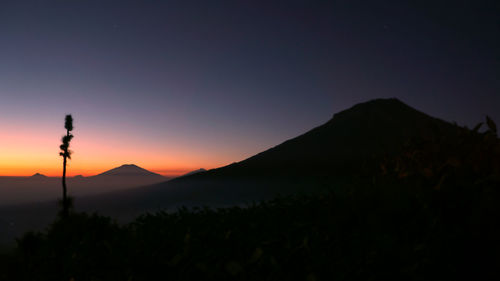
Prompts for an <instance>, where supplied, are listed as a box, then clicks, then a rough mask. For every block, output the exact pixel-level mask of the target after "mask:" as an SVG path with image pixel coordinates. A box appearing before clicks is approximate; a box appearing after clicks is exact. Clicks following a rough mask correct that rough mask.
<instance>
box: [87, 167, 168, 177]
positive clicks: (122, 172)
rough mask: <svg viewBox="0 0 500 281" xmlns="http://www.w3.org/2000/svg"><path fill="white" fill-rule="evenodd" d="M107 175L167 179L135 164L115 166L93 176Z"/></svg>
mask: <svg viewBox="0 0 500 281" xmlns="http://www.w3.org/2000/svg"><path fill="white" fill-rule="evenodd" d="M107 176H134V177H154V178H159V179H165V177H163V176H162V175H159V174H156V173H153V172H151V171H148V170H146V169H144V168H141V167H139V166H137V165H134V164H124V165H121V166H120V167H116V168H113V169H111V170H108V171H106V172H103V173H101V174H98V175H96V176H93V177H107Z"/></svg>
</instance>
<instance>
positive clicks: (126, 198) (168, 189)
mask: <svg viewBox="0 0 500 281" xmlns="http://www.w3.org/2000/svg"><path fill="white" fill-rule="evenodd" d="M456 132H457V130H456V126H455V125H452V124H451V123H448V122H445V121H442V120H440V119H437V118H433V117H431V116H428V115H426V114H424V113H422V112H420V111H418V110H415V109H413V108H411V107H409V106H408V105H406V104H404V103H403V102H401V101H399V100H397V99H377V100H373V101H369V102H365V103H361V104H357V105H355V106H353V107H351V108H349V109H347V110H344V111H341V112H339V113H337V114H335V115H334V116H333V118H332V119H331V120H329V121H328V122H326V123H325V124H323V125H321V126H319V127H316V128H314V129H312V130H310V131H309V132H306V133H305V134H303V135H300V136H298V137H296V138H293V139H290V140H288V141H285V142H284V143H282V144H279V145H277V146H275V147H273V148H270V149H268V150H266V151H264V152H261V153H259V154H257V155H255V156H252V157H250V158H248V159H246V160H243V161H241V162H237V163H233V164H230V165H228V166H225V167H221V168H217V169H212V170H209V171H205V172H200V173H195V174H191V175H186V176H182V177H178V178H175V179H172V180H169V181H168V182H167V180H168V178H165V177H162V176H161V175H158V174H155V173H152V172H149V171H147V170H145V169H142V168H140V167H138V166H136V165H123V166H120V167H117V168H114V169H111V170H109V171H106V172H104V173H102V174H99V175H96V176H92V177H85V178H76V179H75V178H69V179H68V180H69V186H70V191H72V192H76V191H77V190H78V186H79V185H80V186H81V188H80V190H82V191H83V190H85V189H87V186H88V183H92V185H93V186H96V187H98V188H99V190H106V191H111V192H109V193H106V194H99V195H92V196H86V197H85V196H83V197H82V195H83V193H82V195H78V193H76V194H75V193H73V194H75V195H76V196H77V204H76V206H77V209H78V210H79V211H90V212H94V211H97V212H100V213H101V214H104V215H110V216H113V217H115V218H116V219H118V220H120V221H127V220H130V219H133V218H135V217H136V216H137V215H140V214H143V213H144V212H152V211H153V212H154V211H157V210H163V209H170V210H175V209H176V208H177V207H180V206H188V207H190V206H200V205H208V206H213V207H217V206H233V205H239V204H247V203H250V202H252V201H259V200H263V199H270V198H273V197H274V196H276V194H282V195H286V194H292V193H296V192H311V191H315V190H323V189H324V188H326V189H329V190H335V189H338V188H341V187H345V188H350V187H351V186H352V185H353V182H355V181H358V182H359V181H360V180H363V179H362V173H361V172H360V171H361V170H362V168H363V166H364V164H365V163H367V162H368V163H369V162H370V161H377V159H379V158H383V157H385V156H386V155H390V154H395V153H398V152H400V151H401V150H402V149H403V146H404V145H405V143H406V142H408V141H409V140H410V139H412V138H421V137H424V138H434V137H442V136H453V135H454V134H456ZM71 180H72V181H73V182H72V181H71ZM148 180H151V182H150V183H149V185H147V182H148ZM57 183H58V184H59V181H57ZM137 186H143V187H138V188H133V187H137ZM118 187H120V190H118ZM124 187H126V188H128V189H127V190H123V188H124ZM59 189H60V187H59V185H57V187H56V189H55V190H56V191H57V192H59ZM57 194H58V193H57ZM56 207H57V206H56V204H54V203H53V202H47V203H44V204H42V203H40V204H35V205H25V206H18V207H12V208H0V210H1V211H2V212H0V213H2V216H0V222H1V221H5V222H8V221H16V222H17V223H18V224H19V225H22V226H18V227H15V228H12V229H11V230H9V232H8V233H7V232H6V233H5V235H4V236H5V237H4V238H1V237H0V238H1V239H0V240H2V239H3V240H8V239H11V238H13V237H15V235H18V234H20V233H22V232H23V231H25V230H27V229H29V228H42V227H45V226H46V225H47V224H48V223H50V221H51V220H52V219H53V214H54V213H55V212H57V210H56ZM21 213H22V214H24V215H23V217H22V218H21V217H19V215H18V214H21Z"/></svg>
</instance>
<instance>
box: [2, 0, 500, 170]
mask: <svg viewBox="0 0 500 281" xmlns="http://www.w3.org/2000/svg"><path fill="white" fill-rule="evenodd" d="M403 2H404V3H403ZM499 5H500V4H498V1H290V0H288V1H255V0H253V1H250V0H248V1H236V0H234V1H206V0H203V1H159V0H156V1H152V0H151V1H147V0H141V1H138V0H137V1H124V0H120V1H106V0H99V1H97V0H96V1H91V0H73V1H63V0H59V1H52V0H43V1H42V0H39V1H22V0H17V1H1V2H0V96H1V102H0V117H1V120H0V121H1V122H0V123H6V122H10V121H9V120H18V122H20V124H24V123H23V122H25V123H32V124H38V125H39V126H42V127H43V126H52V124H53V122H57V121H59V119H61V116H63V115H64V114H65V113H67V112H71V113H73V114H74V115H75V122H77V124H78V122H79V123H80V126H83V128H87V127H88V130H89V131H93V132H94V133H95V134H100V133H102V134H106V132H108V133H109V136H110V138H111V137H112V136H114V137H116V136H121V137H124V138H126V136H128V135H134V136H137V142H138V143H141V142H142V143H147V145H150V146H151V148H158V147H156V146H155V145H160V143H162V144H161V145H164V146H168V145H170V147H172V146H174V147H175V145H176V144H177V145H178V143H183V144H184V145H185V147H184V149H187V148H192V149H193V150H194V151H197V153H201V154H203V153H210V152H207V151H212V152H211V153H213V155H211V156H206V159H205V160H206V161H205V160H204V161H205V162H206V163H209V162H210V161H209V160H207V159H216V158H217V156H218V157H219V158H217V159H223V160H220V162H217V163H216V164H215V162H214V164H213V165H220V164H223V163H226V162H228V161H230V159H233V160H231V161H230V162H232V161H238V160H241V159H242V158H244V157H246V156H250V155H252V154H254V153H256V152H259V151H260V150H262V149H265V148H267V147H269V146H272V145H275V144H278V143H280V142H282V141H284V140H286V139H288V138H290V137H293V136H296V135H298V134H300V133H303V132H305V131H307V130H308V129H310V128H312V127H314V126H317V125H320V124H322V123H323V122H326V121H327V120H328V119H329V118H331V116H332V115H333V114H334V113H335V112H337V111H339V110H342V109H345V108H347V107H350V106H351V105H353V104H355V103H358V102H362V101H366V100H369V99H373V98H379V97H397V98H400V99H401V100H402V101H404V102H406V103H408V104H409V105H411V106H413V107H416V108H417V109H419V110H422V111H424V112H427V113H429V114H431V115H434V116H437V117H440V118H443V119H445V120H449V121H457V122H458V123H459V124H466V125H469V126H472V125H474V124H475V123H477V122H479V121H481V120H482V118H483V117H484V115H485V114H489V115H491V116H492V117H493V118H494V119H495V120H497V121H498V122H500V111H499V107H500V21H499V18H500V17H499V16H498V15H499V14H500V7H499ZM19 120H21V121H19ZM158 149H160V148H158ZM165 149H166V148H165ZM179 149H181V148H180V146H179ZM160 150H161V149H160ZM186 153H187V152H186ZM191 161H196V160H191ZM204 161H201V160H200V163H205V162H204ZM207 161H208V162H207ZM214 161H215V160H214ZM210 163H212V162H210ZM169 165H170V164H169ZM171 165H173V164H171ZM207 165H209V164H207ZM208 168H211V167H208Z"/></svg>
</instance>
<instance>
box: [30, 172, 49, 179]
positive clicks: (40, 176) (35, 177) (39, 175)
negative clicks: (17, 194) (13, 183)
mask: <svg viewBox="0 0 500 281" xmlns="http://www.w3.org/2000/svg"><path fill="white" fill-rule="evenodd" d="M46 178H47V176H46V175H43V174H40V173H36V174H34V175H32V176H31V177H30V179H46Z"/></svg>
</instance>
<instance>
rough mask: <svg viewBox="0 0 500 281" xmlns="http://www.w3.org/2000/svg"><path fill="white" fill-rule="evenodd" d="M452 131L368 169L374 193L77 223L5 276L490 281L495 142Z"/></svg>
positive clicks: (61, 222) (44, 239)
mask: <svg viewBox="0 0 500 281" xmlns="http://www.w3.org/2000/svg"><path fill="white" fill-rule="evenodd" d="M456 130H457V132H459V133H458V134H457V137H455V138H452V137H443V138H431V139H426V138H420V139H413V140H411V141H409V142H408V143H407V144H406V146H405V149H404V150H403V152H402V153H400V154H399V155H396V156H391V157H388V158H385V159H383V160H381V161H379V162H378V163H376V162H373V164H375V163H376V164H377V165H374V166H372V170H371V171H370V173H369V175H367V176H370V177H372V183H371V184H369V185H366V184H362V185H352V186H350V188H349V189H345V190H343V189H334V190H331V191H330V192H329V193H325V194H316V195H310V196H306V195H300V196H299V195H297V196H289V197H281V198H276V199H274V200H271V201H267V202H261V203H258V204H253V205H250V206H247V207H245V208H240V207H232V208H221V209H209V208H198V209H193V210H189V209H187V208H180V209H179V210H178V211H177V212H174V213H166V212H158V213H156V214H145V215H143V216H141V217H139V218H137V219H136V220H135V221H134V222H132V223H130V224H127V225H122V226H120V225H118V224H116V223H115V222H113V221H112V220H111V219H110V218H106V217H102V216H98V215H88V214H78V213H72V214H70V215H69V216H68V217H67V219H58V220H57V221H56V222H55V223H54V224H52V225H51V226H50V227H49V228H48V230H47V231H46V232H45V233H27V234H26V235H25V236H24V237H22V238H21V239H19V240H18V248H17V250H16V252H15V253H12V254H11V255H10V256H8V258H5V259H4V261H6V264H4V265H3V266H4V267H5V270H4V272H5V273H4V275H3V278H4V279H5V280H11V279H12V278H13V276H14V277H16V279H18V280H70V279H71V278H74V279H75V280H150V279H152V278H154V277H157V276H160V277H161V278H162V279H165V280H353V279H360V280H368V279H371V280H381V279H388V278H389V279H398V280H462V279H467V280H471V279H475V280H478V279H482V280H495V279H496V278H498V277H500V276H499V275H498V271H497V268H498V265H499V264H500V256H499V253H500V243H499V241H498V237H499V236H500V224H499V221H498V218H499V217H500V208H499V205H498V202H499V201H500V190H499V188H498V187H499V186H500V141H499V139H498V138H496V137H495V136H493V135H492V131H491V130H488V131H486V132H483V133H478V132H476V131H474V130H469V129H466V128H460V127H456ZM367 171H368V169H367ZM1 271H2V270H0V272H1ZM9 278H10V279H9ZM496 280H498V279H496Z"/></svg>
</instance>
